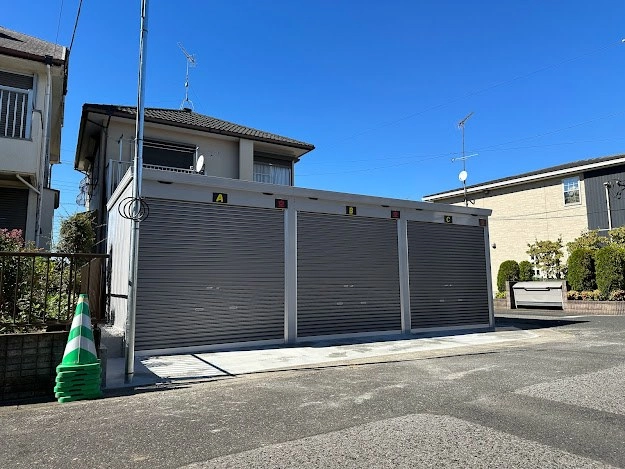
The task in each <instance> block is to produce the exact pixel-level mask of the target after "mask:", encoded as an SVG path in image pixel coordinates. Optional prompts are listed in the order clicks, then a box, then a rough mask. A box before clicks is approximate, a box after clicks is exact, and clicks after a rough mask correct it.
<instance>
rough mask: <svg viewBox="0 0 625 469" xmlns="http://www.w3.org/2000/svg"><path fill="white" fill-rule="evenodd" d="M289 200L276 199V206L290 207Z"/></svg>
mask: <svg viewBox="0 0 625 469" xmlns="http://www.w3.org/2000/svg"><path fill="white" fill-rule="evenodd" d="M288 206H289V201H288V200H286V199H276V208H288Z"/></svg>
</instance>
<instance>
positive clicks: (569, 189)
mask: <svg viewBox="0 0 625 469" xmlns="http://www.w3.org/2000/svg"><path fill="white" fill-rule="evenodd" d="M575 192H577V200H571V201H567V194H569V197H570V195H572V194H571V193H575ZM562 197H563V201H564V205H565V206H569V205H581V203H582V191H581V184H580V177H579V176H573V177H569V178H565V179H562Z"/></svg>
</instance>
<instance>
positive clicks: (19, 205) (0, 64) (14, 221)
mask: <svg viewBox="0 0 625 469" xmlns="http://www.w3.org/2000/svg"><path fill="white" fill-rule="evenodd" d="M67 67H68V50H67V48H65V47H63V46H59V45H56V44H52V43H50V42H46V41H43V40H41V39H37V38H35V37H32V36H27V35H25V34H22V33H18V32H16V31H11V30H9V29H7V28H3V27H0V228H6V229H19V230H21V231H22V233H23V236H24V239H25V240H26V241H33V242H35V243H36V245H37V246H38V247H43V248H49V247H50V241H51V235H52V219H53V216H54V209H56V208H58V205H59V192H58V191H56V190H54V189H52V188H51V187H50V179H51V165H53V164H56V163H59V162H60V154H61V126H62V125H63V111H64V102H65V94H66V91H67V70H68V68H67Z"/></svg>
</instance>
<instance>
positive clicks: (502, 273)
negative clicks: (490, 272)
mask: <svg viewBox="0 0 625 469" xmlns="http://www.w3.org/2000/svg"><path fill="white" fill-rule="evenodd" d="M517 280H519V264H518V263H517V261H503V262H502V263H501V265H500V266H499V272H497V290H499V291H500V292H503V291H506V281H510V282H516V281H517Z"/></svg>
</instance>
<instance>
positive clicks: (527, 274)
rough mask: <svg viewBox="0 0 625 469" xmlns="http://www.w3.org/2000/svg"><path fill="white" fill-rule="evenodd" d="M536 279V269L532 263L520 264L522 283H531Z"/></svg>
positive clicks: (524, 262) (523, 262)
mask: <svg viewBox="0 0 625 469" xmlns="http://www.w3.org/2000/svg"><path fill="white" fill-rule="evenodd" d="M532 278H534V268H533V267H532V263H531V262H530V261H521V262H519V280H520V281H521V282H529V281H530V280H532Z"/></svg>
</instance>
